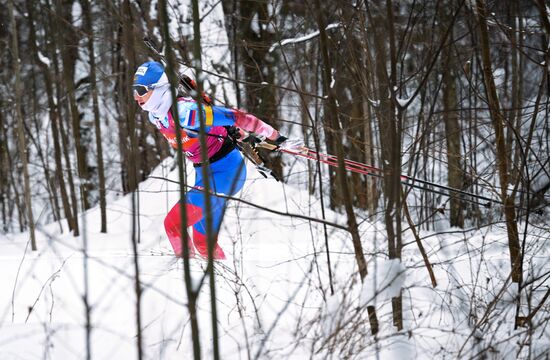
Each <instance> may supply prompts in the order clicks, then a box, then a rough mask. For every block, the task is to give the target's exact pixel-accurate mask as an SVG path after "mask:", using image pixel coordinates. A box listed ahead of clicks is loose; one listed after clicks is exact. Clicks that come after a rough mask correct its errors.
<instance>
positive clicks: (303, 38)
mask: <svg viewBox="0 0 550 360" xmlns="http://www.w3.org/2000/svg"><path fill="white" fill-rule="evenodd" d="M341 26H342V24H341V23H333V24H329V25H327V27H326V28H325V30H330V29H335V28H339V27H341ZM317 36H319V30H317V31H314V32H312V33H311V34H308V35H304V36H300V37H297V38H290V39H284V40H281V41H277V42H276V43H275V44H273V45H271V47H270V48H269V52H272V51H273V50H275V49H276V48H277V47H279V46H280V47H282V46H285V45H287V44H298V43H301V42H304V41H308V40H311V39H313V38H315V37H317Z"/></svg>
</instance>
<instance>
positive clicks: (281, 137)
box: [273, 134, 288, 146]
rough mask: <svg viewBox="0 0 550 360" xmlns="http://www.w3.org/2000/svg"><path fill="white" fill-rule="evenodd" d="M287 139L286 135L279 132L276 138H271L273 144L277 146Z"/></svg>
mask: <svg viewBox="0 0 550 360" xmlns="http://www.w3.org/2000/svg"><path fill="white" fill-rule="evenodd" d="M287 140H288V138H287V137H286V136H283V135H280V134H279V136H278V137H277V139H275V140H273V144H275V145H277V146H281V144H282V143H284V142H285V141H287Z"/></svg>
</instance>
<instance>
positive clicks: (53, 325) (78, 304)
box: [0, 159, 550, 359]
mask: <svg viewBox="0 0 550 360" xmlns="http://www.w3.org/2000/svg"><path fill="white" fill-rule="evenodd" d="M173 161H174V160H173V159H167V160H165V161H164V162H163V163H162V164H161V165H160V166H159V167H158V168H157V169H156V170H155V171H154V172H153V173H152V174H151V177H150V178H149V179H148V180H146V181H145V182H143V183H142V184H140V191H139V204H140V207H139V212H136V214H138V215H136V219H137V220H139V227H138V229H139V237H140V243H139V244H137V248H138V257H137V259H138V264H139V275H140V281H141V286H142V289H143V295H142V297H141V308H140V314H141V317H142V318H141V321H142V339H143V344H144V345H143V350H144V354H145V355H144V356H145V358H146V359H171V358H189V357H190V351H191V350H190V349H191V348H192V345H191V337H190V328H189V315H188V312H187V308H186V303H187V301H186V291H185V286H184V281H183V267H182V266H183V262H182V260H181V259H175V258H173V257H172V256H171V251H170V247H169V242H168V241H167V239H166V238H165V235H164V231H163V228H162V220H163V218H164V216H165V214H166V213H167V211H168V210H169V209H170V207H171V206H172V205H173V204H174V203H175V202H176V201H177V197H178V187H177V185H176V184H174V183H173V182H172V180H175V179H177V171H168V169H171V168H172V165H173ZM188 170H189V171H188V173H189V174H192V172H191V169H188ZM248 171H249V174H250V180H248V181H247V184H246V185H245V188H244V189H243V191H242V192H241V193H240V194H239V195H238V196H237V197H238V198H242V199H243V200H246V201H248V202H250V203H252V204H256V206H252V205H249V204H248V203H241V202H239V200H238V199H237V200H232V201H230V205H229V208H228V210H227V214H226V217H225V219H224V224H223V227H222V231H221V233H220V237H219V243H220V245H221V246H222V248H223V249H224V250H225V252H226V254H227V256H228V259H227V260H225V261H220V262H217V263H216V265H215V272H216V277H215V279H216V293H217V299H218V300H217V305H218V331H219V333H220V336H219V338H220V349H221V351H222V354H223V358H224V359H241V358H247V357H248V355H247V354H251V356H253V357H254V356H256V355H257V358H262V359H263V358H293V359H302V358H309V357H310V356H313V358H319V359H325V358H331V357H333V358H334V357H339V356H336V354H339V351H340V350H339V349H340V348H339V346H341V345H340V344H342V343H345V341H344V339H348V340H349V341H351V342H352V343H354V342H356V343H357V348H356V349H355V353H354V355H353V354H351V353H342V354H340V355H342V356H350V357H354V358H361V359H371V358H372V359H374V358H379V359H424V358H426V359H428V358H434V357H436V358H439V357H441V356H442V355H443V354H447V356H448V357H451V358H456V357H459V356H458V354H460V357H462V356H464V357H466V358H471V357H475V354H476V353H477V352H478V351H480V350H481V349H483V348H484V346H492V347H493V348H494V349H495V351H496V352H497V353H498V354H499V358H504V359H507V358H515V354H516V353H517V352H520V353H521V354H522V356H520V357H524V356H523V355H524V354H525V351H527V350H521V349H520V347H519V346H520V345H518V344H519V343H521V342H523V341H526V340H527V339H528V338H529V336H530V335H529V330H528V329H525V328H519V329H517V330H514V327H513V318H514V313H515V306H516V305H515V301H514V299H515V298H516V295H517V287H515V285H514V284H511V283H510V282H509V278H508V274H509V271H510V266H509V258H508V251H507V243H506V234H505V229H504V228H500V227H498V226H494V227H492V228H491V231H487V230H465V231H464V232H455V233H453V232H452V231H449V232H448V233H446V234H443V233H441V234H436V233H434V234H429V233H426V232H421V234H420V235H421V237H422V239H423V240H422V241H423V242H424V246H425V248H426V250H427V251H428V257H429V258H430V260H431V262H432V264H433V267H434V273H435V276H436V278H437V282H438V287H437V288H432V287H431V284H430V281H429V278H428V275H427V271H426V269H425V267H424V266H423V261H422V259H421V257H420V254H419V252H418V250H417V248H416V246H415V242H414V239H413V238H412V236H411V235H410V234H409V233H406V234H405V238H404V243H405V244H408V245H406V246H405V247H404V249H403V257H402V261H399V260H397V259H393V260H389V259H387V256H386V255H384V254H383V253H380V251H379V250H377V249H384V248H385V245H384V242H385V239H384V236H381V235H383V233H384V231H383V230H381V229H383V226H382V225H381V224H376V223H372V222H370V221H368V220H366V221H363V222H362V225H361V228H360V231H361V234H362V240H363V246H364V251H365V256H366V260H367V262H368V275H367V277H366V278H365V279H364V281H363V284H361V280H360V278H359V276H358V274H357V267H356V265H355V260H354V256H353V246H352V244H351V240H350V237H349V235H348V234H346V233H345V232H344V231H342V230H340V229H337V228H334V227H330V226H329V227H328V232H329V242H330V256H331V264H332V272H333V279H332V281H333V286H334V289H335V292H334V294H331V293H330V290H329V278H328V268H327V262H326V253H325V251H326V249H325V246H324V233H323V226H322V225H321V224H320V223H317V222H310V221H306V220H304V219H299V218H293V217H288V216H281V215H279V214H276V213H274V212H270V211H271V210H275V211H279V212H282V213H295V214H301V215H304V216H309V217H317V218H320V208H319V201H318V199H316V198H315V197H311V196H310V195H309V194H308V193H307V191H306V190H305V189H300V188H299V187H294V186H287V185H284V184H282V183H278V182H276V181H274V180H272V179H264V178H263V177H261V176H260V175H258V173H257V172H255V170H254V168H252V167H249V168H248ZM163 178H166V179H163ZM189 181H192V179H189ZM132 213H133V211H132V201H131V196H119V197H118V198H115V197H111V199H110V201H109V203H108V215H107V216H108V231H109V232H108V233H107V234H101V233H99V219H100V215H99V209H98V208H94V209H91V210H89V211H87V212H86V213H85V214H84V215H83V216H82V217H81V219H80V220H81V224H83V226H85V228H86V229H87V230H86V231H85V232H84V234H85V238H84V235H83V236H80V237H74V236H72V235H71V234H70V233H68V232H67V230H66V225H65V224H64V223H62V224H61V225H62V227H63V228H64V231H63V232H61V231H60V224H57V223H52V224H49V225H46V226H42V227H40V228H39V229H38V235H37V244H38V251H36V252H32V251H31V250H30V246H29V241H28V234H26V233H22V234H6V235H3V236H1V237H0V271H1V273H2V275H3V277H2V279H3V281H2V283H3V284H4V290H3V291H2V292H0V324H1V326H0V358H2V359H10V358H24V359H29V358H35V357H46V358H52V359H60V358H63V359H70V358H81V357H83V354H85V353H86V342H85V340H86V319H85V304H84V296H85V293H84V283H85V281H87V282H88V291H87V300H88V302H89V304H90V307H91V318H90V321H91V333H90V341H91V354H92V358H94V359H107V358H109V359H112V358H132V357H136V356H137V354H136V336H137V325H136V320H135V319H136V311H137V309H136V295H135V291H134V289H135V271H134V255H133V251H132V243H131V232H132V217H133V216H132ZM327 220H328V221H330V222H336V223H339V224H345V216H343V215H340V214H337V213H334V212H332V211H329V210H328V209H327ZM541 239H542V237H538V236H536V235H533V236H528V238H527V240H528V241H527V247H526V250H527V253H526V257H525V259H526V260H525V264H526V266H525V269H526V274H528V275H526V280H527V281H529V283H531V285H530V286H529V289H530V294H531V303H532V304H538V303H539V301H540V299H541V297H542V295H543V293H544V292H545V291H546V289H547V288H548V285H547V284H546V285H544V283H541V277H542V278H544V276H545V275H544V274H545V273H547V272H548V271H550V266H549V265H548V262H547V261H546V259H547V258H548V247H547V246H546V244H545V243H544V241H543V240H541ZM84 240H86V242H87V249H86V252H85V251H84ZM85 253H86V254H87V256H85ZM85 266H86V267H87V269H88V271H87V273H85V271H84V269H85ZM205 266H206V263H205V262H204V261H202V260H198V259H192V260H191V270H192V275H193V282H194V286H198V282H199V281H201V279H203V272H204V269H205ZM205 281H208V278H206V280H205ZM399 293H401V294H402V296H403V316H404V329H403V331H397V330H396V329H395V327H394V326H393V324H392V315H391V301H390V299H391V298H392V297H395V296H396V295H398V294H399ZM366 305H374V306H375V308H376V311H377V314H378V320H379V322H380V332H379V335H378V337H377V338H376V339H375V338H373V337H372V336H371V334H370V329H369V326H368V319H367V316H366V311H365V308H366ZM472 306H473V307H472ZM489 307H490V309H492V310H491V311H490V312H489V314H490V317H489V318H486V320H487V323H484V324H481V320H482V319H484V314H485V312H486V309H488V308H489ZM198 308H199V315H198V318H199V326H200V334H201V344H202V352H203V355H204V357H205V358H209V357H210V356H209V354H211V351H212V342H211V336H212V335H211V320H210V317H211V316H210V314H211V312H210V311H211V310H210V309H211V308H210V295H209V290H208V286H207V284H204V285H203V286H202V288H201V295H200V298H199V303H198ZM522 310H523V311H525V310H528V309H522ZM545 314H546V311H545V312H544V315H543V314H541V315H543V316H541V317H535V318H534V321H535V322H541V321H544V316H546V315H545ZM477 323H480V324H481V325H477V326H474V325H475V324H477ZM541 325H542V323H541ZM480 329H481V330H480ZM510 337H514V339H516V340H517V341H505V339H507V338H510ZM535 337H536V338H537V341H536V346H533V348H532V349H531V351H532V352H533V356H538V355H541V356H542V354H544V353H547V349H548V346H549V345H550V334H549V330H548V329H547V328H546V327H544V326H537V327H535V328H534V330H533V338H535ZM442 347H443V348H444V349H445V350H444V352H442V351H443V350H441V348H442ZM312 351H314V354H313V355H312ZM342 351H343V350H342ZM346 351H350V350H349V349H347V350H346ZM500 355H502V357H501V356H500Z"/></svg>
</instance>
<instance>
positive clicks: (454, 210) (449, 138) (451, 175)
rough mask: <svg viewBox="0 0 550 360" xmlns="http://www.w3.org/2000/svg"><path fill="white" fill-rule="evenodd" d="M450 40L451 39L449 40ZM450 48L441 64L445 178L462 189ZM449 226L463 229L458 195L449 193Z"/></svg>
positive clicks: (458, 126)
mask: <svg viewBox="0 0 550 360" xmlns="http://www.w3.org/2000/svg"><path fill="white" fill-rule="evenodd" d="M451 39H452V38H451ZM450 43H452V40H451V41H450ZM451 49H452V48H451V46H450V45H448V46H447V47H446V48H445V53H444V55H443V56H444V60H443V61H444V64H443V120H444V123H445V139H446V142H447V174H448V175H447V177H448V184H449V187H451V188H455V189H462V187H463V185H464V177H463V174H462V156H461V154H460V139H461V136H460V135H461V131H460V124H459V118H458V103H457V98H456V79H455V76H454V73H453V71H452V69H453V66H451V61H452V60H451V59H452V54H451ZM451 195H452V197H451V199H450V225H451V226H456V227H459V228H463V227H464V215H463V212H462V202H461V199H460V195H459V194H457V193H455V194H453V193H451Z"/></svg>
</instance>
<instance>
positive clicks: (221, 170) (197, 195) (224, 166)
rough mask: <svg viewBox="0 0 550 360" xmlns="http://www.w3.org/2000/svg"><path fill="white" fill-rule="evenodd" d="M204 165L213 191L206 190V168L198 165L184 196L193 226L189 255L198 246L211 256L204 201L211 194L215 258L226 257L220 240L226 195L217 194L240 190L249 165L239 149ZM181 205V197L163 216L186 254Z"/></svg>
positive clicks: (176, 250)
mask: <svg viewBox="0 0 550 360" xmlns="http://www.w3.org/2000/svg"><path fill="white" fill-rule="evenodd" d="M203 166H206V167H207V171H208V175H209V176H208V180H209V185H210V193H206V192H205V191H204V180H203V174H202V172H203V169H202V168H201V167H197V168H195V170H196V178H195V185H194V186H193V188H192V189H191V190H190V191H188V192H187V194H186V196H185V209H186V219H187V226H188V227H191V229H189V237H188V239H189V242H188V244H189V253H190V256H194V254H195V250H196V251H197V252H198V253H199V255H200V256H202V257H204V258H207V257H208V246H207V237H206V231H207V230H206V218H205V214H206V207H205V203H206V197H207V196H208V197H209V199H210V205H211V207H210V210H211V211H210V213H211V218H212V236H213V239H214V241H215V245H214V252H213V258H214V259H225V254H224V252H223V250H222V249H221V247H219V245H218V244H217V236H218V232H219V231H220V227H221V223H222V219H223V214H224V211H225V207H226V203H227V199H225V198H222V197H219V196H216V194H223V195H229V196H232V195H235V194H236V193H237V192H239V191H240V190H241V189H242V187H243V185H244V182H245V180H246V166H245V164H244V159H243V156H242V155H241V153H240V152H239V150H237V149H234V150H233V151H231V152H230V153H229V154H227V155H226V156H225V157H223V158H221V159H219V160H217V161H215V162H214V163H212V164H209V165H203ZM181 206H182V201H181V200H180V201H179V202H178V203H177V204H176V205H175V206H174V207H173V208H172V210H170V212H169V213H168V215H166V218H165V219H164V228H165V229H166V234H167V235H168V239H169V240H170V244H172V248H173V249H174V253H175V254H176V256H182V255H183V247H182V246H183V241H184V239H185V236H182V224H181Z"/></svg>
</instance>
